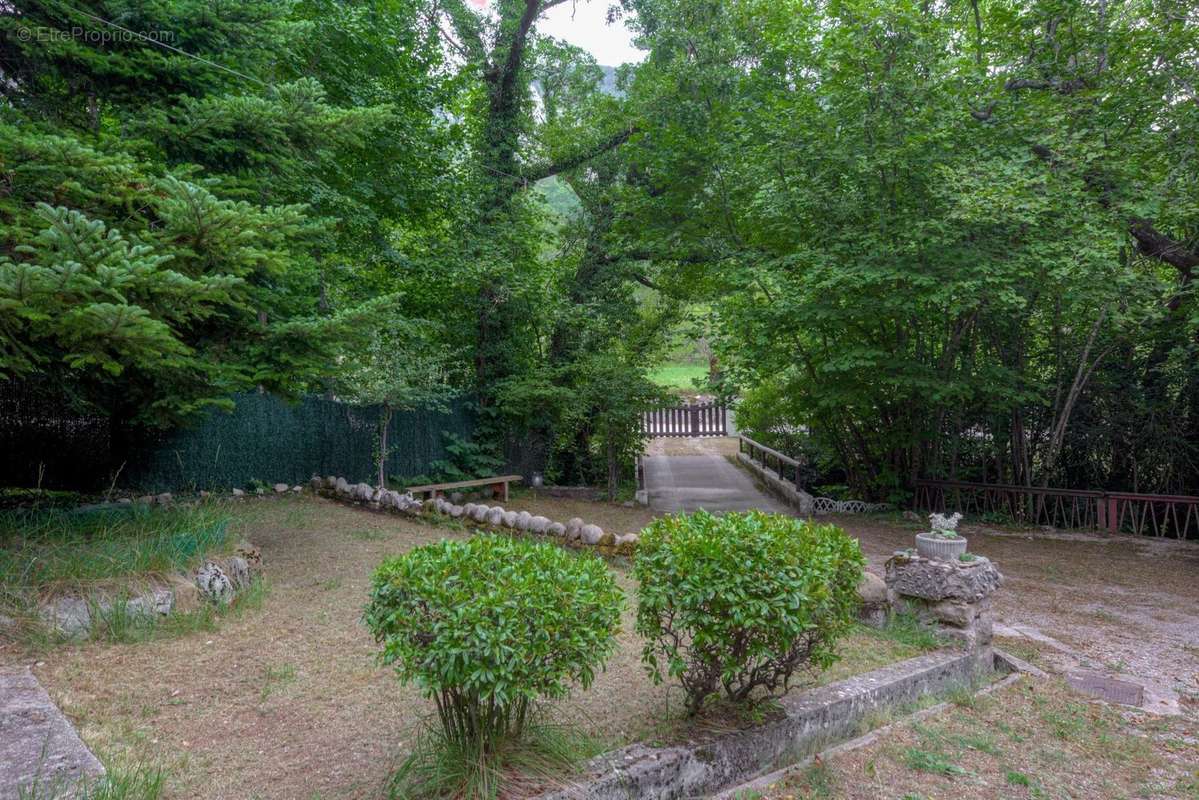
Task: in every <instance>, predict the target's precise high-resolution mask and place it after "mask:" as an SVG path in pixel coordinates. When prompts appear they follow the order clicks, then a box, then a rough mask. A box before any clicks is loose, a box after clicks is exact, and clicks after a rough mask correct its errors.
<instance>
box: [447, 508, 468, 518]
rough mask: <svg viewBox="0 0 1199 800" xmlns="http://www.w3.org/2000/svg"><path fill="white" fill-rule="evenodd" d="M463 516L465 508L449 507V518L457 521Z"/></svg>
mask: <svg viewBox="0 0 1199 800" xmlns="http://www.w3.org/2000/svg"><path fill="white" fill-rule="evenodd" d="M464 514H466V506H459V505H451V506H450V516H451V517H453V518H454V519H458V518H459V517H461V516H463V515H464Z"/></svg>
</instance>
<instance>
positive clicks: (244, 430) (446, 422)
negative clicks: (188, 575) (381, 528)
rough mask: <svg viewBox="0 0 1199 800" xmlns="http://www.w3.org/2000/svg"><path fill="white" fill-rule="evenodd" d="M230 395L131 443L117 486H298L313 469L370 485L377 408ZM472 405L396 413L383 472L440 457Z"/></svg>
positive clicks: (420, 466)
mask: <svg viewBox="0 0 1199 800" xmlns="http://www.w3.org/2000/svg"><path fill="white" fill-rule="evenodd" d="M233 399H234V401H235V402H236V408H235V410H234V411H233V412H232V413H226V412H221V411H216V412H213V413H211V414H209V415H208V417H207V418H206V419H205V420H204V421H203V422H201V423H199V424H198V425H196V426H194V427H189V428H182V429H178V430H174V431H170V432H168V433H166V434H163V435H160V436H156V437H154V438H153V439H151V440H148V441H144V442H142V443H140V444H138V445H135V446H134V447H133V448H131V450H130V451H129V452H128V454H127V455H126V457H125V466H124V468H123V469H122V472H121V477H120V481H119V482H120V484H121V485H123V486H128V487H136V488H138V489H142V490H146V491H166V490H178V489H222V488H229V487H234V486H245V485H246V484H247V483H248V482H250V481H251V480H254V479H257V480H261V481H265V482H267V483H278V482H282V483H291V484H296V483H302V482H305V481H307V480H308V479H309V478H310V477H312V475H314V474H316V475H338V476H344V477H345V478H347V479H348V480H350V481H366V482H368V483H374V478H373V476H374V473H375V470H374V450H375V437H376V433H377V430H378V422H379V418H380V414H381V411H382V409H380V408H379V407H378V406H352V405H347V404H345V403H340V402H337V401H333V400H326V399H323V398H319V397H306V398H304V399H303V400H300V401H298V402H297V401H292V402H289V401H286V400H283V399H280V398H278V397H274V396H272V395H269V394H256V393H250V394H240V395H236V396H235V397H234V398H233ZM471 407H472V404H471V401H470V400H469V399H465V398H464V399H459V400H456V401H452V402H451V403H450V404H448V405H447V407H446V408H445V409H444V410H442V411H429V410H417V411H396V412H394V414H393V415H392V419H391V424H390V426H389V427H388V440H389V441H388V449H389V450H390V451H391V452H390V455H389V457H388V461H387V474H388V475H417V474H420V473H423V472H427V471H428V470H429V467H430V465H431V464H432V462H434V461H437V460H439V459H443V458H445V457H446V451H445V444H446V437H447V434H453V435H456V436H460V437H464V438H469V437H470V435H471V433H472V432H473V430H474V415H473V413H472V412H471Z"/></svg>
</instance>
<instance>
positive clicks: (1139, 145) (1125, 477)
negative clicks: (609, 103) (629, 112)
mask: <svg viewBox="0 0 1199 800" xmlns="http://www.w3.org/2000/svg"><path fill="white" fill-rule="evenodd" d="M628 5H629V6H631V7H632V8H633V9H635V10H636V12H637V15H636V19H635V22H634V23H633V24H634V25H635V26H636V27H637V29H638V30H639V32H640V33H641V35H642V37H643V38H642V42H643V43H644V44H645V45H647V46H649V47H651V48H652V57H651V58H649V59H648V60H647V61H646V62H645V63H644V64H643V65H641V66H640V67H639V68H638V70H637V71H636V75H635V77H634V79H633V80H632V82H631V86H630V89H629V93H628V98H629V103H630V105H631V106H632V107H633V108H634V109H636V110H637V111H636V112H635V113H638V112H639V124H640V126H641V128H640V133H641V135H640V136H639V137H638V139H637V140H636V142H635V143H633V146H634V151H635V152H634V153H633V154H631V155H630V159H631V160H633V163H635V164H636V165H637V167H638V169H639V173H638V176H639V177H640V180H639V181H636V182H633V181H630V185H629V186H628V187H627V191H626V192H625V193H624V194H623V195H622V197H621V202H620V205H619V207H618V211H617V214H616V221H615V223H614V225H613V229H614V231H615V232H616V233H617V236H618V237H619V241H620V242H621V249H622V250H623V251H624V252H629V253H650V254H653V255H655V256H657V261H658V262H659V263H660V264H661V266H659V267H657V269H656V270H655V273H656V278H657V280H658V282H659V284H660V285H663V286H664V287H665V288H666V289H667V290H673V291H677V292H680V293H682V294H683V296H685V297H690V298H695V299H698V300H701V301H704V302H711V303H712V304H713V308H714V309H715V314H716V320H717V326H716V327H717V331H716V336H715V342H714V344H715V348H716V350H717V353H718V355H719V360H720V364H721V367H722V369H724V370H726V371H727V373H728V376H729V381H730V382H731V383H732V384H733V385H736V386H739V387H741V388H742V389H743V390H746V394H747V401H750V402H751V403H752V405H753V407H751V408H748V409H745V411H746V412H747V414H748V415H749V416H750V417H751V418H753V421H754V429H755V430H757V431H759V432H765V431H774V432H776V433H778V434H779V435H780V436H786V435H789V434H791V433H795V432H798V431H801V430H804V431H807V432H808V433H809V435H810V436H811V437H812V439H813V440H814V445H815V447H814V449H813V451H812V453H813V460H814V462H815V463H817V465H818V466H822V469H823V471H825V472H827V473H828V474H827V475H825V477H824V480H827V481H828V482H839V483H846V484H849V485H850V486H852V487H853V489H854V493H855V494H857V495H858V496H862V495H872V496H875V497H878V498H879V499H888V498H889V497H891V496H892V494H893V493H894V492H895V491H896V490H897V489H900V490H901V489H902V488H903V487H905V486H910V482H911V480H912V479H913V478H915V477H918V476H919V475H921V474H922V473H924V474H932V475H946V476H950V477H962V478H965V477H970V478H988V479H990V480H992V481H996V480H997V481H998V482H1003V483H1012V482H1015V483H1029V484H1032V483H1041V482H1043V481H1045V480H1049V481H1053V482H1057V481H1063V482H1067V483H1070V484H1077V485H1087V486H1096V485H1100V486H1101V485H1109V486H1113V487H1114V486H1119V485H1122V486H1124V487H1126V488H1129V489H1132V487H1133V486H1134V485H1135V486H1137V487H1139V488H1138V489H1137V490H1139V491H1146V490H1148V489H1149V487H1150V486H1153V487H1155V488H1157V489H1158V490H1161V491H1165V490H1168V489H1175V490H1181V488H1182V487H1183V486H1194V476H1195V475H1199V472H1197V471H1196V470H1194V469H1193V466H1194V463H1195V460H1196V453H1199V413H1197V410H1199V408H1197V406H1196V401H1195V399H1194V398H1195V397H1196V396H1199V393H1197V392H1196V388H1199V369H1197V368H1196V365H1197V364H1199V361H1197V360H1196V359H1195V343H1196V341H1199V340H1197V339H1196V331H1197V330H1199V328H1196V322H1197V320H1199V313H1197V311H1196V305H1195V297H1194V293H1193V291H1192V290H1191V288H1190V283H1191V273H1192V271H1193V270H1194V267H1195V265H1196V264H1199V248H1197V247H1196V244H1195V242H1196V239H1195V230H1196V229H1197V223H1199V215H1197V214H1196V211H1197V205H1196V201H1195V198H1196V197H1199V191H1196V189H1197V184H1196V174H1197V173H1195V171H1193V170H1191V171H1188V172H1186V174H1185V176H1184V175H1182V174H1180V173H1179V172H1178V171H1177V166H1176V165H1177V164H1178V163H1190V161H1191V160H1193V159H1194V157H1195V153H1196V142H1195V137H1193V136H1190V135H1187V132H1188V131H1190V130H1193V129H1194V127H1195V125H1196V124H1197V123H1199V105H1196V104H1195V103H1194V102H1177V101H1176V100H1174V99H1172V98H1178V97H1191V96H1192V95H1193V88H1187V87H1194V86H1195V85H1196V79H1197V78H1199V67H1196V62H1195V59H1194V58H1191V57H1188V56H1186V55H1183V54H1184V53H1187V54H1189V53H1193V52H1194V50H1195V48H1196V44H1197V42H1199V28H1197V27H1196V26H1195V25H1194V24H1193V20H1188V21H1185V22H1184V21H1183V18H1184V17H1183V16H1178V15H1177V14H1173V13H1172V12H1171V11H1169V10H1167V7H1169V8H1174V7H1175V4H1172V3H1167V5H1166V7H1163V6H1160V5H1158V4H1154V3H1149V2H1132V3H1126V4H1122V5H1120V7H1119V10H1118V11H1116V10H1115V9H1114V8H1109V7H1108V5H1106V4H1098V5H1096V4H1094V3H1086V2H1075V1H1073V0H1072V1H1069V2H1030V3H1014V2H995V3H978V4H977V5H976V6H975V7H974V11H973V12H972V11H971V10H970V7H966V8H965V9H963V8H962V7H959V6H957V5H954V4H942V5H919V4H895V3H891V2H885V0H877V1H876V0H868V1H867V2H856V3H852V4H844V3H840V4H820V3H810V2H807V1H806V0H788V1H787V2H768V1H767V0H760V1H756V2H748V3H739V4H708V5H706V6H704V7H703V8H696V7H695V6H694V4H691V3H687V2H681V1H680V0H633V2H630V3H629V4H628ZM1184 16H1185V15H1184ZM1066 31H1069V33H1068V34H1067V33H1066ZM1162 63H1168V64H1169V65H1170V66H1169V67H1167V68H1160V67H1159V66H1156V65H1159V64H1162ZM1134 118H1135V119H1150V118H1152V119H1155V120H1157V122H1155V123H1154V124H1152V125H1133V126H1131V128H1130V127H1129V125H1128V120H1130V119H1134ZM1146 224H1147V225H1148V226H1149V227H1151V228H1152V229H1153V232H1154V233H1156V234H1159V235H1160V238H1154V236H1152V235H1150V234H1149V233H1148V228H1146V227H1145V226H1146ZM739 419H741V415H739ZM797 444H799V443H797ZM785 449H790V448H785ZM1149 464H1152V465H1153V466H1152V467H1148V465H1149ZM1147 469H1148V472H1147V471H1146V470H1147ZM1150 473H1151V475H1150ZM1184 474H1185V475H1187V476H1188V477H1186V478H1183V477H1182V476H1183V475H1184ZM1134 476H1135V477H1134Z"/></svg>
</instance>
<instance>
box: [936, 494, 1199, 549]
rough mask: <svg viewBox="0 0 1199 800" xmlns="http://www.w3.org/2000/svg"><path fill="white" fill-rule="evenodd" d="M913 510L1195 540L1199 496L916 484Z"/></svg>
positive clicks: (1198, 532) (1198, 522) (1198, 536)
mask: <svg viewBox="0 0 1199 800" xmlns="http://www.w3.org/2000/svg"><path fill="white" fill-rule="evenodd" d="M915 506H916V508H918V509H922V510H925V511H961V512H962V513H964V514H975V515H982V514H997V515H1002V516H1006V517H1011V518H1012V519H1015V520H1017V521H1019V522H1023V523H1026V524H1029V525H1051V526H1053V527H1055V528H1075V529H1090V530H1101V531H1106V532H1108V533H1113V534H1114V533H1121V532H1123V533H1133V534H1137V535H1145V536H1158V537H1170V538H1175V539H1191V538H1199V497H1190V496H1186V495H1168V494H1135V493H1129V492H1100V491H1085V490H1079V489H1054V488H1048V487H1036V486H1014V485H1007V484H994V483H971V482H968V481H936V480H918V481H916V495H915Z"/></svg>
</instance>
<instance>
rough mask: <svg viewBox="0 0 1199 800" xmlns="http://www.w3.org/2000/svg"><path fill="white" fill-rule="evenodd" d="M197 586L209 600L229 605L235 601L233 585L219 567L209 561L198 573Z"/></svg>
mask: <svg viewBox="0 0 1199 800" xmlns="http://www.w3.org/2000/svg"><path fill="white" fill-rule="evenodd" d="M196 586H197V587H198V588H199V590H200V594H202V595H203V596H204V597H205V598H206V599H207V600H209V601H210V602H213V603H220V604H221V605H228V604H229V601H230V600H232V599H233V584H232V582H231V581H230V580H229V576H227V575H226V574H225V571H224V570H222V569H221V568H220V567H219V566H217V565H216V564H214V563H212V562H211V561H209V562H208V563H207V564H205V565H204V566H202V567H200V570H199V571H198V572H197V573H196Z"/></svg>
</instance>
